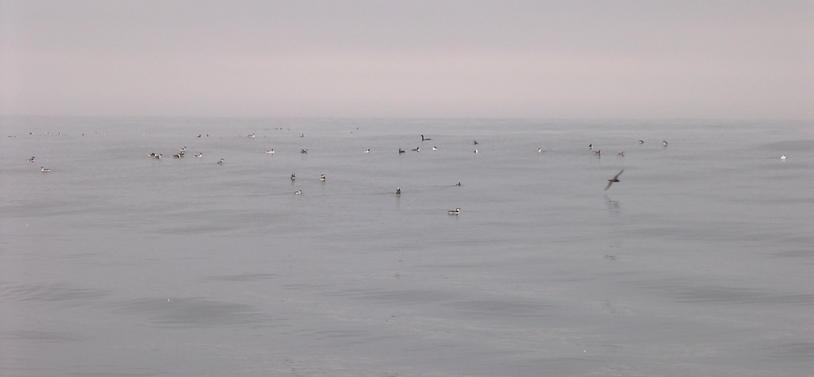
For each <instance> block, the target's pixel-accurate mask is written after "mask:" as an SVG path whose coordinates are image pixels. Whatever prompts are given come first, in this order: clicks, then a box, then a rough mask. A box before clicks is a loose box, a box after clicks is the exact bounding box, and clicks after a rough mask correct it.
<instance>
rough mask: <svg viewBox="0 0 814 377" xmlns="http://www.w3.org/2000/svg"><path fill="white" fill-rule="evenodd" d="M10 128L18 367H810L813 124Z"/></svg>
mask: <svg viewBox="0 0 814 377" xmlns="http://www.w3.org/2000/svg"><path fill="white" fill-rule="evenodd" d="M0 125H1V126H2V127H0V133H1V135H0V136H2V140H0V147H1V148H0V161H2V163H0V194H2V195H0V375H2V376H6V377H15V376H190V377H192V376H195V377H199V376H354V377H360V376H382V377H395V376H401V377H406V376H422V377H423V376H484V377H485V376H603V377H607V376H739V377H743V376H800V377H809V376H814V125H812V124H811V123H810V122H809V123H806V122H788V121H786V122H778V121H749V122H746V121H743V122H737V121H726V122H724V121H690V120H671V121H623V120H608V121H601V120H596V121H568V120H541V121H534V120H478V119H472V120H384V119H382V120H331V119H312V120H308V119H289V120H281V119H277V120H271V119H227V118H223V119H191V118H190V119H180V118H174V119H173V118H122V119H112V118H11V117H6V118H2V123H0ZM252 132H255V133H256V135H257V137H256V138H248V137H247V135H248V134H250V133H252ZM300 133H304V137H300ZM422 133H423V134H425V135H427V136H428V137H430V138H432V140H431V141H426V142H424V143H421V142H420V138H419V136H418V135H419V134H422ZM198 134H202V137H201V138H198V137H197V135H198ZM207 135H208V136H207ZM638 139H645V140H646V141H647V142H646V143H645V144H642V145H639V143H638V142H637V140H638ZM662 139H666V140H668V141H669V146H668V147H666V148H665V147H663V146H662V145H661V140H662ZM473 140H478V141H479V142H480V144H479V145H478V146H477V148H478V149H479V152H480V153H478V154H474V153H473V150H474V148H475V146H474V145H473ZM589 143H593V144H594V145H595V148H597V149H601V150H602V151H603V154H602V157H601V158H596V157H595V156H594V155H593V154H592V153H591V152H590V151H588V150H587V148H586V145H587V144H589ZM419 145H422V146H423V148H422V150H421V152H411V151H409V148H414V147H417V146H419ZM433 145H437V146H438V148H439V150H438V151H432V150H431V147H432V146H433ZM180 146H187V147H188V149H187V150H188V153H187V157H186V158H184V159H181V160H176V159H173V158H171V157H170V156H171V155H172V154H173V153H175V152H176V151H177V150H178V148H179V147H180ZM538 146H543V148H545V150H546V151H545V152H544V153H542V154H538V153H537V147H538ZM301 147H305V148H308V149H309V151H310V153H308V154H307V155H304V154H300V153H299V149H300V148H301ZM399 147H401V148H404V149H407V150H408V151H407V153H405V154H403V155H398V154H397V153H396V150H397V148H399ZM269 148H274V149H275V150H276V152H277V153H276V154H275V155H273V156H270V155H267V154H265V153H264V151H265V150H266V149H269ZM366 148H372V149H373V152H372V153H368V154H365V153H362V151H363V150H364V149H366ZM622 150H623V151H624V152H625V157H624V158H620V157H617V156H616V153H617V152H618V151H622ZM150 152H160V153H163V154H164V156H165V158H164V159H162V160H159V161H157V160H152V159H148V158H146V157H145V155H146V154H148V153H150ZM198 152H201V153H203V154H204V156H203V157H202V158H195V157H193V156H192V155H193V154H195V153H198ZM783 154H785V155H787V156H788V159H787V160H785V161H781V160H780V159H779V156H780V155H783ZM31 155H36V161H35V162H34V163H31V162H29V161H27V158H29V157H30V156H31ZM220 158H223V159H224V161H225V162H224V164H223V165H222V166H218V165H217V164H216V161H217V160H218V159H220ZM40 166H45V167H48V168H50V169H52V172H51V173H50V174H42V173H40V171H39V167H40ZM623 168H624V169H625V171H624V174H623V175H622V176H621V180H622V182H620V183H618V184H614V185H613V187H611V188H610V189H609V190H608V191H603V189H604V186H605V184H606V182H607V179H608V178H609V177H611V176H613V175H614V174H616V172H617V171H619V170H621V169H623ZM292 172H296V175H297V180H296V181H295V182H294V183H291V182H290V180H289V175H290V174H291V173H292ZM323 173H324V174H326V175H327V182H325V183H321V182H320V180H319V175H320V174H323ZM458 181H460V182H461V183H462V186H461V187H457V186H455V183H456V182H458ZM396 187H401V189H402V191H403V193H402V195H401V196H400V197H397V196H396V195H394V194H393V192H394V190H395V188H396ZM297 189H302V190H303V195H301V196H300V195H294V191H295V190H297ZM456 207H460V208H462V214H461V215H460V216H450V215H448V214H447V210H448V209H452V208H456Z"/></svg>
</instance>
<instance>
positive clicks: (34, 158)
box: [28, 156, 37, 162]
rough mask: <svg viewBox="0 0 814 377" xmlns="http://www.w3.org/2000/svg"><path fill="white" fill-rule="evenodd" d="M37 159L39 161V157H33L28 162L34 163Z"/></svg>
mask: <svg viewBox="0 0 814 377" xmlns="http://www.w3.org/2000/svg"><path fill="white" fill-rule="evenodd" d="M36 159H37V156H31V158H29V159H28V162H34V160H36Z"/></svg>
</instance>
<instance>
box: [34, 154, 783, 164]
mask: <svg viewBox="0 0 814 377" xmlns="http://www.w3.org/2000/svg"><path fill="white" fill-rule="evenodd" d="M32 158H33V157H32ZM780 159H781V160H783V161H785V160H786V155H782V156H780ZM31 162H34V160H31Z"/></svg>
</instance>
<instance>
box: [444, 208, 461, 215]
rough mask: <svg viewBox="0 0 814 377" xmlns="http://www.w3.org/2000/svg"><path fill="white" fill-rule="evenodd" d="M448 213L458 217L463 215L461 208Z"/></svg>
mask: <svg viewBox="0 0 814 377" xmlns="http://www.w3.org/2000/svg"><path fill="white" fill-rule="evenodd" d="M447 213H448V214H450V215H455V216H458V215H460V214H461V209H460V208H455V209H451V210H448V211H447Z"/></svg>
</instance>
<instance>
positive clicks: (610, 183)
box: [605, 169, 625, 191]
mask: <svg viewBox="0 0 814 377" xmlns="http://www.w3.org/2000/svg"><path fill="white" fill-rule="evenodd" d="M624 172H625V169H622V170H619V172H618V173H616V175H614V176H613V178H611V179H608V185H607V186H605V191H608V189H609V188H610V187H611V185H613V184H614V183H617V182H621V181H620V180H619V176H620V175H622V173H624Z"/></svg>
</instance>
